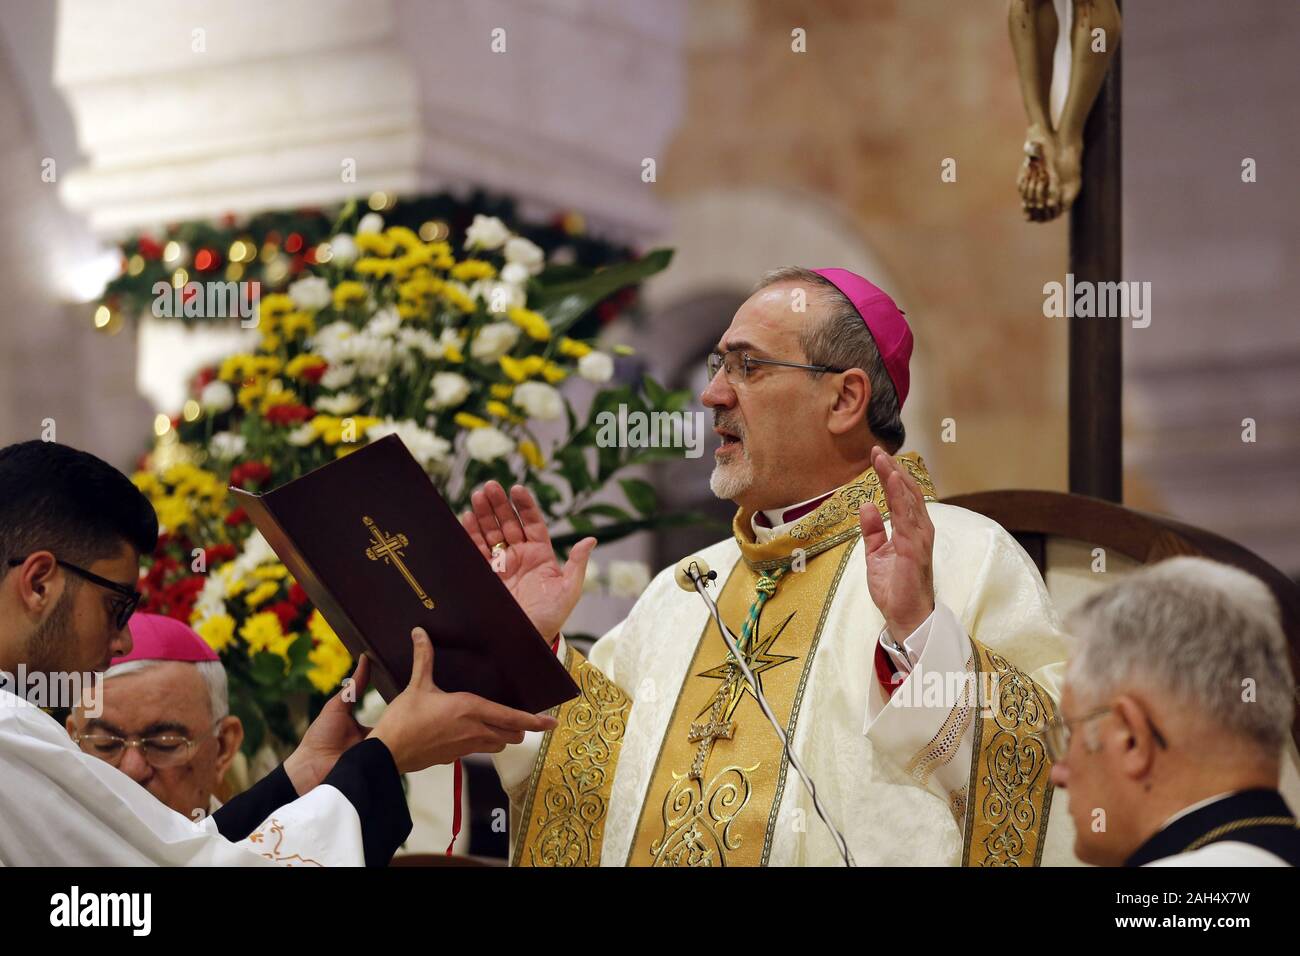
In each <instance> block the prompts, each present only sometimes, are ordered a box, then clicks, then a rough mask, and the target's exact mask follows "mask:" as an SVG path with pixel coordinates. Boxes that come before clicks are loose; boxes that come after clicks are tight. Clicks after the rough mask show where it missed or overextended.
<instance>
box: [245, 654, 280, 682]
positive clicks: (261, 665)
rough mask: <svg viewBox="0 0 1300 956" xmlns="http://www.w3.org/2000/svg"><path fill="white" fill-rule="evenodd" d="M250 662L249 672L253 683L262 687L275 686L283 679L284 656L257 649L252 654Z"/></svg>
mask: <svg viewBox="0 0 1300 956" xmlns="http://www.w3.org/2000/svg"><path fill="white" fill-rule="evenodd" d="M252 664H253V666H252V667H251V668H249V673H250V674H251V675H252V678H253V682H254V683H256V684H259V685H261V686H262V687H277V686H278V685H279V684H280V682H281V681H282V680H284V658H282V657H279V656H278V655H276V654H272V653H271V652H270V651H258V652H257V653H256V654H254V655H253V660H252Z"/></svg>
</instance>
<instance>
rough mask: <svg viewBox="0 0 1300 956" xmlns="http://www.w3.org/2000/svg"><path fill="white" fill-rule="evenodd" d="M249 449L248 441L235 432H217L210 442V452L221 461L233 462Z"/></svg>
mask: <svg viewBox="0 0 1300 956" xmlns="http://www.w3.org/2000/svg"><path fill="white" fill-rule="evenodd" d="M247 448H248V439H246V438H245V437H244V436H243V435H236V434H235V433H234V432H217V433H216V434H215V435H213V436H212V439H211V441H209V442H208V450H209V451H211V452H212V456H213V457H214V458H216V459H217V460H219V461H233V460H234V459H236V458H238V457H239V456H240V455H242V454H243V453H244V451H245V450H246V449H247Z"/></svg>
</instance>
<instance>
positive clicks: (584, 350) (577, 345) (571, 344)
mask: <svg viewBox="0 0 1300 956" xmlns="http://www.w3.org/2000/svg"><path fill="white" fill-rule="evenodd" d="M560 354H561V355H565V356H568V357H569V358H582V357H583V356H585V355H590V354H591V346H590V345H588V344H587V343H586V342H579V341H578V340H577V339H571V338H569V337H568V336H567V335H562V336H560Z"/></svg>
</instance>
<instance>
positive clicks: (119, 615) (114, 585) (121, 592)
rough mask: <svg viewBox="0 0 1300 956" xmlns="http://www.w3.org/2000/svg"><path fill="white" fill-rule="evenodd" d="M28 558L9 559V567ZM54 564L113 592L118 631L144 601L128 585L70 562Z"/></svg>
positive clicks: (141, 595)
mask: <svg viewBox="0 0 1300 956" xmlns="http://www.w3.org/2000/svg"><path fill="white" fill-rule="evenodd" d="M28 557H30V555H25V556H23V557H21V558H10V559H9V567H11V568H16V567H18V565H20V564H22V563H23V562H24V561H26V560H27V558H28ZM54 562H55V564H57V565H58V566H59V567H61V568H63V569H64V570H67V571H71V572H72V573H73V574H75V575H76V576H77V577H79V578H83V579H84V580H86V581H89V582H90V583H91V584H96V585H99V587H101V588H105V589H107V590H109V591H112V592H113V594H114V595H115V597H114V598H113V599H112V602H111V603H112V608H113V622H114V623H115V624H116V625H117V629H118V630H119V631H120V630H122V628H124V627H126V622H127V621H129V620H131V615H132V614H134V613H135V609H136V608H137V607H138V606H139V604H140V601H141V600H143V599H144V595H143V594H141V593H140V592H139V591H137V590H136V589H135V588H133V587H131V585H129V584H119V583H118V582H116V581H110V580H109V579H108V578H103V577H100V576H99V575H98V574H95V573H94V572H92V571H87V570H86V569H85V568H82V567H78V566H77V565H75V564H73V563H72V562H71V561H63V560H61V559H59V558H55V559H54Z"/></svg>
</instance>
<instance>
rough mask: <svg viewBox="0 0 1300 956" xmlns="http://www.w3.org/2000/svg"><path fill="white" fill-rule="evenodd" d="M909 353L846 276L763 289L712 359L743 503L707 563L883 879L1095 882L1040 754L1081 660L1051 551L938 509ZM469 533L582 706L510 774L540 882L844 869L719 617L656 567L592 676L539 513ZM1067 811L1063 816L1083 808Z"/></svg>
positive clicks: (896, 317) (719, 481)
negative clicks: (1030, 870) (979, 872)
mask: <svg viewBox="0 0 1300 956" xmlns="http://www.w3.org/2000/svg"><path fill="white" fill-rule="evenodd" d="M911 349H912V333H911V330H910V329H909V327H908V325H907V323H906V321H905V320H904V318H903V315H902V313H901V312H900V311H899V310H898V308H897V307H896V306H895V304H894V302H893V301H892V300H891V299H890V297H889V296H888V295H886V294H885V293H884V292H882V291H881V290H880V289H878V288H876V287H875V286H874V285H872V284H871V283H870V282H868V281H867V280H865V279H863V278H862V277H860V276H857V275H854V274H853V273H850V272H847V271H845V270H842V269H822V270H816V271H811V270H805V269H800V268H786V269H781V270H777V271H776V272H773V273H769V274H768V275H766V276H764V277H763V278H762V280H760V282H759V283H758V285H757V287H756V290H755V292H754V293H753V295H751V296H750V297H749V299H748V300H747V301H746V302H745V303H744V304H743V305H742V306H741V307H740V309H739V310H738V311H737V312H736V314H735V316H734V318H733V319H732V322H731V325H730V326H729V327H728V328H727V330H726V331H725V333H724V334H723V335H722V337H721V339H720V341H719V342H718V345H717V348H716V350H715V352H714V353H713V354H712V355H711V356H710V360H709V367H710V371H711V380H710V382H709V384H708V386H707V387H706V388H705V390H704V392H703V394H702V396H701V398H702V400H703V402H704V404H705V405H706V406H708V407H709V408H711V409H712V410H713V415H714V424H715V430H716V431H717V432H718V434H719V435H720V436H721V437H722V445H721V447H720V448H719V449H718V450H717V452H716V464H715V468H714V472H713V476H712V480H711V486H712V488H713V490H714V493H715V494H717V495H718V496H719V497H722V498H728V499H730V500H732V501H734V502H735V503H736V504H737V506H738V510H737V512H736V516H735V519H734V524H733V529H732V531H733V533H732V536H731V537H729V538H727V539H726V540H724V541H721V542H719V543H717V544H715V545H713V546H711V547H709V548H707V549H705V550H704V551H702V552H701V553H700V555H699V557H700V558H702V559H703V560H704V561H705V562H707V564H708V565H709V566H710V567H711V568H713V569H715V570H716V571H717V572H718V578H717V581H716V582H715V584H716V589H715V593H716V596H717V601H718V606H719V610H720V612H721V617H722V619H723V620H724V621H725V622H726V624H727V626H728V629H729V630H731V631H732V632H733V633H734V634H735V635H736V636H737V637H738V638H739V641H738V644H739V649H740V651H741V653H742V654H743V655H744V657H745V659H746V661H747V662H748V664H749V668H750V670H751V672H752V673H753V675H754V682H755V683H757V684H758V685H759V687H760V688H761V690H762V692H763V693H764V695H765V697H766V699H767V700H768V702H769V703H770V705H771V707H772V709H773V711H774V713H775V715H776V717H777V719H778V720H779V721H780V723H781V724H782V725H783V726H784V728H785V731H786V733H787V735H788V737H789V739H790V743H791V747H792V748H793V750H794V753H795V754H796V755H797V756H798V758H799V760H800V761H801V762H802V763H803V765H804V767H805V769H806V770H807V771H808V772H809V774H810V775H811V777H812V779H813V780H814V781H815V782H816V785H817V789H818V796H819V797H820V798H821V801H822V803H823V804H824V806H825V808H826V810H827V814H828V817H829V819H830V821H831V823H833V824H834V825H835V826H836V827H838V828H839V830H840V831H841V832H842V833H843V834H844V836H845V840H846V843H847V845H848V848H849V851H850V854H851V857H852V858H853V859H854V860H855V862H856V863H858V864H860V865H891V864H912V865H918V864H919V865H970V866H989V865H1019V866H1029V865H1036V864H1039V863H1052V862H1057V863H1066V862H1073V856H1072V854H1071V850H1070V847H1071V844H1072V841H1073V831H1072V828H1071V825H1070V817H1069V815H1068V814H1067V813H1065V812H1063V810H1062V809H1061V808H1058V810H1057V811H1056V812H1052V803H1053V799H1054V796H1056V794H1054V791H1053V788H1052V785H1051V782H1050V779H1049V773H1050V769H1051V767H1050V762H1049V760H1048V758H1047V754H1046V749H1045V746H1044V731H1045V728H1046V726H1047V722H1048V721H1049V720H1050V719H1051V717H1052V716H1053V714H1054V713H1055V704H1054V699H1055V696H1056V684H1057V676H1058V673H1059V665H1060V662H1061V661H1062V660H1063V658H1064V656H1065V655H1064V646H1063V641H1062V636H1061V633H1060V631H1059V629H1058V623H1057V619H1056V616H1055V613H1054V611H1053V609H1052V607H1051V605H1050V603H1049V599H1048V597H1047V594H1046V591H1045V588H1044V586H1043V583H1042V580H1041V579H1040V577H1039V576H1038V573H1037V570H1036V569H1035V567H1034V565H1033V563H1032V562H1031V561H1030V559H1029V557H1028V556H1027V555H1026V554H1025V553H1024V551H1023V550H1022V549H1021V548H1020V547H1019V546H1018V545H1017V544H1016V542H1015V541H1014V540H1013V539H1012V538H1011V537H1010V536H1009V535H1008V534H1007V533H1006V532H1005V531H1004V530H1003V529H1002V528H1000V527H999V526H998V525H996V524H994V523H993V522H992V521H989V520H988V519H986V518H983V517H981V516H980V515H978V514H974V513H972V512H970V511H965V510H963V509H960V508H955V507H951V506H948V505H943V504H939V503H937V502H936V501H935V489H934V485H933V484H932V483H931V480H930V477H929V475H928V474H927V473H926V470H925V466H924V464H923V463H922V461H921V459H920V458H919V457H917V456H916V455H901V456H899V457H897V458H895V457H894V456H893V455H894V453H897V451H898V449H899V448H900V447H901V446H902V443H903V440H904V431H903V425H902V422H901V420H900V411H901V408H902V405H903V402H904V400H905V399H906V397H907V390H908V361H909V358H910V355H911ZM472 504H473V510H472V511H468V512H466V513H465V514H464V515H462V518H461V520H462V523H463V524H464V526H465V528H466V530H467V531H468V532H469V533H470V535H471V536H472V537H473V538H474V539H475V541H476V543H477V544H478V545H479V548H480V550H481V552H482V553H483V555H484V557H485V558H486V559H488V560H491V561H493V562H494V567H496V568H497V569H498V571H499V572H500V573H501V574H502V576H503V579H504V580H505V582H506V584H507V585H508V586H509V587H510V589H511V591H512V593H513V594H514V595H515V597H516V598H517V599H518V600H519V602H520V604H521V605H522V606H523V607H524V609H525V610H526V611H527V612H528V613H529V615H530V617H531V619H532V620H533V622H534V623H535V624H536V625H537V627H538V630H539V632H540V633H541V634H542V635H543V636H545V637H547V638H548V639H551V640H553V642H554V646H555V647H556V650H557V653H558V654H560V655H561V658H562V659H563V660H564V661H565V663H566V665H567V666H568V668H569V670H570V672H571V673H572V674H573V676H574V677H575V679H576V680H577V682H578V684H579V686H580V687H581V688H582V694H581V696H580V697H578V698H577V699H575V700H573V701H570V702H569V703H567V704H565V705H563V706H561V707H560V708H559V710H558V712H557V715H556V716H557V718H558V726H557V728H556V729H555V730H553V731H548V732H546V733H545V734H542V733H530V734H528V735H527V736H526V738H525V740H524V742H523V743H522V744H519V745H515V746H510V747H507V748H506V749H505V750H504V751H503V752H502V753H500V754H498V755H497V757H496V758H495V760H496V766H497V770H498V773H499V775H500V777H501V781H502V784H503V786H504V787H505V788H506V790H507V792H508V794H509V795H510V799H511V804H512V811H513V812H512V818H513V825H512V861H513V862H514V863H515V864H517V865H532V866H563V865H597V864H600V865H623V864H627V865H637V866H724V865H725V866H734V865H838V864H839V863H840V862H841V858H842V857H841V853H840V851H839V848H838V846H837V843H836V841H835V839H834V837H833V835H832V833H831V831H830V829H829V828H828V827H827V826H826V825H824V824H823V823H822V821H821V820H820V819H818V817H817V814H816V813H815V808H814V806H813V801H812V798H811V796H810V794H809V793H808V791H807V789H806V788H805V787H804V786H803V785H802V783H801V782H800V780H799V779H798V777H797V776H796V775H795V773H794V772H793V771H792V769H791V767H790V763H789V759H788V757H787V756H786V755H785V754H784V753H783V750H782V747H781V744H780V741H779V739H778V738H777V735H776V734H775V732H774V730H773V728H772V726H771V725H770V724H769V722H768V720H767V718H766V717H765V716H764V715H763V713H762V711H761V709H760V707H759V705H758V703H757V699H756V696H755V693H754V691H755V688H754V686H752V685H751V684H750V683H749V682H748V681H747V680H746V679H745V678H744V677H743V676H742V674H741V673H740V668H739V667H738V666H737V664H736V662H735V661H734V660H732V659H731V657H730V651H729V650H728V647H727V645H726V644H725V643H724V641H723V639H722V636H721V634H720V633H719V631H718V628H717V626H716V624H715V623H714V622H713V619H712V617H711V615H710V613H709V611H708V608H707V607H706V605H705V603H704V602H703V601H702V600H701V599H700V597H699V596H698V595H696V594H694V593H686V592H684V591H683V590H681V589H680V588H679V587H678V586H677V584H676V583H675V581H674V574H673V569H671V568H670V569H667V570H665V571H664V572H662V573H660V574H659V575H658V577H656V578H655V580H654V581H653V582H652V583H651V585H650V587H649V588H648V589H647V590H646V592H645V593H644V594H643V595H642V596H641V598H640V600H639V601H638V602H637V604H636V605H635V606H634V607H633V609H632V611H631V613H630V614H629V615H628V617H627V618H626V619H625V620H624V621H623V622H622V623H620V624H619V625H617V626H616V627H615V628H614V629H613V630H611V631H610V632H609V633H608V634H606V635H605V636H604V637H603V638H602V639H600V640H599V641H597V642H596V644H595V646H594V648H593V650H592V652H591V657H590V660H586V659H584V658H583V657H582V655H581V654H579V653H578V652H577V651H575V650H574V649H573V648H571V647H568V646H566V644H565V642H564V640H563V638H562V636H560V633H559V632H560V629H561V627H562V625H563V624H564V621H565V619H566V618H567V616H568V614H569V612H570V611H571V610H572V608H573V606H574V605H575V604H576V602H577V599H578V596H579V594H580V592H581V583H582V579H583V575H584V571H585V566H586V562H587V560H588V558H589V556H590V554H591V550H592V548H593V547H594V545H595V541H594V539H591V538H588V539H585V540H584V541H582V542H580V543H579V544H577V545H575V547H574V548H573V550H572V551H571V553H570V555H569V558H568V560H567V562H566V563H565V565H564V566H563V567H561V566H560V565H559V564H558V562H557V561H556V559H555V557H554V554H553V552H552V549H551V544H550V539H549V536H548V533H547V529H546V526H545V523H544V522H543V520H542V515H541V512H540V510H539V509H538V507H537V505H536V502H535V501H533V499H532V498H531V496H530V495H529V494H528V492H527V491H526V490H525V489H523V488H521V487H518V486H516V487H515V488H512V489H511V491H510V493H509V495H507V493H506V491H505V489H503V488H502V487H501V486H500V485H497V484H495V483H489V484H488V485H486V486H485V487H484V488H483V489H481V490H479V491H476V492H475V493H474V495H473V496H472ZM1062 799H1063V797H1062Z"/></svg>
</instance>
